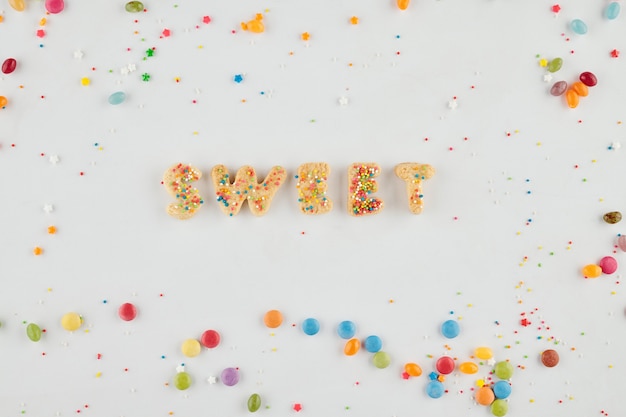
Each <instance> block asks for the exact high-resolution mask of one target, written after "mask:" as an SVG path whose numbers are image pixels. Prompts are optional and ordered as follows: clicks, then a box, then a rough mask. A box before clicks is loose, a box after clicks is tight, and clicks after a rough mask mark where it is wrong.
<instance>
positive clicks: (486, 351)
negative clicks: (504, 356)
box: [474, 346, 493, 360]
mask: <svg viewBox="0 0 626 417" xmlns="http://www.w3.org/2000/svg"><path fill="white" fill-rule="evenodd" d="M474 355H475V356H476V357H477V358H478V359H485V360H487V359H491V358H493V351H492V350H491V348H488V347H485V346H481V347H477V348H476V349H475V350H474Z"/></svg>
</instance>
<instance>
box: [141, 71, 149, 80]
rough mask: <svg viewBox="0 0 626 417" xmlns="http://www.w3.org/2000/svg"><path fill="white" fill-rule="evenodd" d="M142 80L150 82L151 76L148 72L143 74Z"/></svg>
mask: <svg viewBox="0 0 626 417" xmlns="http://www.w3.org/2000/svg"><path fill="white" fill-rule="evenodd" d="M141 79H142V80H143V81H150V74H148V73H147V72H144V73H143V74H141Z"/></svg>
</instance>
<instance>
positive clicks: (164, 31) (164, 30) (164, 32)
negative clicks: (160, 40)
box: [161, 28, 172, 38]
mask: <svg viewBox="0 0 626 417" xmlns="http://www.w3.org/2000/svg"><path fill="white" fill-rule="evenodd" d="M161 34H162V35H163V37H165V38H169V37H170V36H171V35H172V31H171V30H169V29H167V28H166V29H163V32H161Z"/></svg>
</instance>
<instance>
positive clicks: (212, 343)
mask: <svg viewBox="0 0 626 417" xmlns="http://www.w3.org/2000/svg"><path fill="white" fill-rule="evenodd" d="M200 343H202V346H204V347H207V348H209V349H213V348H214V347H216V346H217V345H219V344H220V334H219V333H218V332H216V331H215V330H207V331H205V332H204V333H202V336H201V337H200Z"/></svg>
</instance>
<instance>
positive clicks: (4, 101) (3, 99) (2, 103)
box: [0, 96, 9, 108]
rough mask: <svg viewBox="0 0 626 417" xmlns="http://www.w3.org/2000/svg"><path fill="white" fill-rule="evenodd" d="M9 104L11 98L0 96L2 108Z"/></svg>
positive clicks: (0, 106)
mask: <svg viewBox="0 0 626 417" xmlns="http://www.w3.org/2000/svg"><path fill="white" fill-rule="evenodd" d="M7 104H9V100H7V98H6V97H5V96H0V108H4V107H6V106H7Z"/></svg>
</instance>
